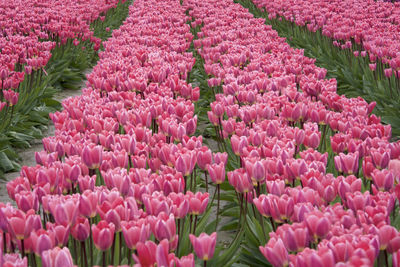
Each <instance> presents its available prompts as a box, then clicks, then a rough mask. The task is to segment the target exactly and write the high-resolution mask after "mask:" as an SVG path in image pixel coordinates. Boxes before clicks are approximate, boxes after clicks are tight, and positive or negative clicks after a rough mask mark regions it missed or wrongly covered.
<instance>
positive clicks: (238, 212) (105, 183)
mask: <svg viewBox="0 0 400 267" xmlns="http://www.w3.org/2000/svg"><path fill="white" fill-rule="evenodd" d="M191 32H193V34H192V33H191ZM196 38H199V39H196ZM104 47H105V50H104V51H103V52H101V53H99V57H100V61H99V63H98V65H97V66H96V67H95V68H94V69H93V72H92V73H91V74H90V75H88V84H87V88H86V89H85V90H84V91H83V94H82V96H79V97H74V98H69V99H67V100H65V101H64V102H63V107H64V110H63V111H61V112H55V113H54V114H52V115H51V119H52V121H53V122H54V124H55V127H56V134H55V136H52V137H48V138H45V139H43V145H44V150H43V151H41V152H38V153H36V161H37V163H38V165H36V166H31V167H27V166H25V167H23V169H22V171H21V174H20V176H19V177H17V178H16V179H15V180H13V181H11V182H10V183H8V184H7V190H8V193H9V196H10V197H11V198H12V199H13V200H15V201H16V203H17V206H18V207H17V208H15V207H13V206H12V205H11V204H3V203H2V204H0V228H1V230H2V232H3V235H2V236H1V235H0V236H1V237H2V238H0V239H2V240H3V242H0V244H3V245H2V249H3V251H4V255H3V258H2V261H3V262H4V263H8V264H20V265H27V263H28V260H29V264H31V265H36V261H38V260H39V256H40V257H41V261H42V265H43V266H60V265H61V264H63V266H64V265H65V266H72V265H74V264H77V265H79V266H89V265H91V266H92V265H99V264H102V265H103V266H106V265H108V264H110V265H121V264H125V265H126V264H127V265H131V264H132V260H134V261H135V264H136V265H137V266H195V264H200V263H203V264H204V266H206V265H210V266H233V265H235V264H238V263H239V264H245V265H249V266H265V265H266V264H272V265H273V266H287V265H290V266H315V265H327V266H336V265H337V266H344V265H345V264H346V265H349V266H361V265H365V266H371V265H373V264H374V262H377V263H378V265H383V264H385V261H386V262H388V261H389V260H392V261H393V266H397V263H398V260H399V257H400V253H399V248H400V243H399V241H400V235H399V233H398V231H397V229H396V228H395V227H393V226H392V225H391V223H392V224H393V225H398V218H400V217H399V216H396V215H398V214H397V213H398V205H397V197H396V193H398V191H399V186H398V185H397V184H398V181H399V178H400V177H399V174H400V172H399V163H400V160H399V157H400V142H397V143H391V142H390V138H391V128H390V125H388V126H384V125H382V124H381V123H380V119H379V118H378V117H376V116H375V115H371V112H372V110H373V109H374V106H375V104H374V103H371V104H368V103H367V102H366V101H364V100H363V99H362V98H346V97H344V96H340V95H338V94H337V93H336V81H335V80H334V79H326V78H325V75H326V70H325V69H323V68H318V67H316V66H315V65H314V60H313V59H310V58H307V57H305V56H304V55H303V54H302V51H301V50H295V49H292V48H290V46H289V45H288V44H287V43H285V39H284V38H280V37H279V36H278V34H277V32H276V31H274V30H272V29H271V27H268V26H266V25H265V24H264V20H262V19H255V18H254V17H253V16H252V15H251V14H250V13H249V12H247V10H245V9H244V8H243V7H242V6H240V5H238V4H234V3H233V2H232V1H230V0H221V1H214V0H205V1H195V0H183V1H182V4H180V2H179V1H177V0H166V1H163V2H160V1H156V0H150V1H147V0H136V1H135V2H134V4H133V5H132V6H131V7H130V11H129V17H128V18H127V19H126V21H125V22H124V24H123V26H122V27H121V28H120V29H118V30H115V31H114V32H113V36H112V38H110V39H109V40H108V41H107V42H104ZM193 47H194V48H195V49H196V50H197V53H198V54H199V55H201V62H202V63H203V65H204V70H205V73H206V74H207V75H208V76H209V77H208V84H209V90H211V91H213V92H215V101H214V102H213V103H211V105H210V107H211V111H210V112H209V113H208V117H209V120H210V123H211V124H212V125H213V127H214V129H215V137H216V139H217V140H218V144H219V145H218V146H219V148H220V152H217V153H213V152H212V151H211V150H210V149H209V148H208V147H207V146H205V145H203V137H202V136H198V137H196V136H192V135H193V134H194V133H195V131H196V126H197V115H196V114H195V105H194V102H196V101H197V100H198V99H199V97H200V96H199V88H198V87H194V88H193V86H192V85H191V84H189V83H188V82H187V80H188V79H189V77H190V74H191V73H192V72H193V71H194V70H193V68H194V65H195V57H194V54H192V53H189V52H187V51H188V50H189V49H191V48H193ZM196 71H198V73H200V70H196ZM197 78H198V77H197ZM201 172H204V175H202V174H201ZM226 177H227V178H228V179H227V180H226ZM208 178H209V179H210V181H211V182H210V183H209V181H208ZM209 193H211V194H212V193H213V195H214V196H213V197H212V200H210V198H209ZM220 201H221V203H220ZM214 202H216V208H214V205H215V203H214ZM215 212H216V214H215ZM213 213H214V214H215V216H214V214H213ZM221 217H222V218H221ZM226 219H228V221H227V220H226ZM225 234H228V235H230V237H234V238H233V239H232V240H230V239H229V242H230V244H229V245H227V246H226V245H225V244H224V243H223V241H224V240H222V239H221V236H224V235H225ZM0 241H1V240H0ZM16 251H18V253H19V254H20V255H19V254H16V253H15V252H16ZM193 252H194V253H195V254H196V256H197V259H195V257H194V253H193ZM389 254H390V256H389Z"/></svg>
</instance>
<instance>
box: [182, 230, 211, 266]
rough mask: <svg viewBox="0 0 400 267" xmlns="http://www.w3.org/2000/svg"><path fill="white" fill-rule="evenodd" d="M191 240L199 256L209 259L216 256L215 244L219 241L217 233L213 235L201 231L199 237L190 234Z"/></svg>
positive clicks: (205, 259) (204, 259)
mask: <svg viewBox="0 0 400 267" xmlns="http://www.w3.org/2000/svg"><path fill="white" fill-rule="evenodd" d="M189 238H190V242H191V243H192V245H193V248H194V251H195V252H196V255H197V257H198V258H200V259H202V260H203V261H208V260H210V259H211V258H212V257H213V256H214V250H215V245H216V242H217V233H216V232H214V233H212V234H211V235H207V234H206V233H201V234H200V236H199V237H196V236H195V235H192V234H189Z"/></svg>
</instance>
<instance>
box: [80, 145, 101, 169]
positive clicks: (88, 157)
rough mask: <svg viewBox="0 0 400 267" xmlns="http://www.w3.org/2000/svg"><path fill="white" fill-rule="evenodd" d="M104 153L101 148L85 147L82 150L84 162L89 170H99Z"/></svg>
mask: <svg viewBox="0 0 400 267" xmlns="http://www.w3.org/2000/svg"><path fill="white" fill-rule="evenodd" d="M102 152H103V148H102V147H101V146H95V147H89V146H85V147H84V148H83V150H82V160H83V162H84V163H85V165H86V166H87V167H88V168H89V169H97V168H99V167H100V165H101V163H102V156H103V155H102Z"/></svg>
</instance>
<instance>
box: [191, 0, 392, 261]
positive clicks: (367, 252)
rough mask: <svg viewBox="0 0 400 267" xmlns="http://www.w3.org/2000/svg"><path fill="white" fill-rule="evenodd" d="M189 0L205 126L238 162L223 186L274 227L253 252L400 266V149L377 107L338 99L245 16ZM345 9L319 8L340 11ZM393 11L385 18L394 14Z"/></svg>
mask: <svg viewBox="0 0 400 267" xmlns="http://www.w3.org/2000/svg"><path fill="white" fill-rule="evenodd" d="M185 2H187V5H188V6H189V8H190V12H189V15H190V16H192V17H193V18H194V22H193V26H194V27H198V29H199V32H198V33H197V36H198V37H199V40H195V41H194V45H195V48H197V49H198V52H199V54H200V55H201V57H202V59H203V60H204V69H205V71H206V73H207V74H208V75H209V79H208V84H209V86H210V87H211V88H212V89H213V90H214V92H215V93H216V94H215V99H216V100H215V101H214V102H213V103H212V104H211V111H210V112H209V113H208V117H209V120H210V122H211V123H212V124H213V125H214V127H215V129H216V134H217V136H218V138H217V139H218V140H219V141H220V143H221V147H225V148H227V147H228V150H229V146H227V144H230V147H231V149H232V151H233V153H234V154H235V155H236V156H237V158H238V161H239V162H240V168H238V169H236V170H234V171H231V172H229V173H228V174H227V176H228V180H229V183H230V184H231V185H232V186H233V187H234V189H235V191H236V193H237V196H238V202H239V203H240V207H241V213H242V212H248V213H249V214H250V213H251V209H249V208H247V205H248V204H247V203H246V202H248V203H249V204H250V205H252V206H253V207H254V206H255V207H256V209H257V210H258V212H259V215H261V216H259V218H260V224H261V226H262V227H264V225H266V224H269V226H270V227H271V228H272V229H273V231H272V232H271V233H270V234H269V241H268V242H267V244H266V245H265V246H264V244H262V246H260V248H259V249H260V251H261V253H262V254H263V255H264V256H265V258H266V259H267V260H268V261H269V262H270V263H271V264H272V265H273V266H287V265H289V266H310V267H311V266H373V265H374V263H375V262H377V261H378V265H379V266H382V265H384V264H385V261H386V264H388V262H387V261H388V259H389V256H388V254H392V260H393V266H399V264H400V262H399V259H400V251H399V248H400V233H399V232H398V230H397V229H396V228H395V227H393V226H391V223H392V222H393V219H394V217H395V216H398V214H397V213H398V210H396V208H397V206H398V205H397V204H396V203H397V199H398V197H399V196H400V195H399V194H398V193H399V189H400V187H399V185H397V184H398V182H399V179H400V176H399V175H400V172H399V171H400V143H399V142H396V143H390V138H391V128H390V125H386V126H385V125H382V124H381V123H380V119H379V118H377V117H376V116H375V115H371V112H372V110H373V108H374V107H375V103H371V104H368V103H367V102H366V101H364V100H363V99H362V98H353V99H349V98H346V97H344V96H340V95H338V94H337V93H336V81H335V80H334V79H330V80H329V79H325V75H326V70H325V69H321V68H318V67H316V66H315V65H314V60H312V59H309V58H307V57H305V56H304V55H303V53H302V51H301V50H294V49H292V48H290V47H289V45H288V44H286V43H285V40H284V39H283V38H280V37H279V36H278V33H277V32H276V31H274V30H272V29H271V27H270V26H266V25H264V20H263V19H255V18H253V17H252V15H250V14H249V13H248V11H247V10H246V9H244V8H243V7H242V6H240V5H238V4H234V3H233V2H232V1H229V0H224V1H218V2H217V3H216V2H215V1H212V0H209V1H201V2H200V1H195V0H188V1H185ZM255 2H262V3H263V4H264V5H267V9H273V8H274V10H273V11H274V12H275V13H278V12H280V10H282V8H279V7H280V6H285V7H287V8H288V9H290V10H293V12H295V13H296V21H300V20H301V19H302V17H301V16H298V14H299V12H300V11H301V12H304V13H306V12H308V11H310V12H308V13H312V12H319V13H318V14H319V15H320V16H327V14H330V13H328V12H321V10H319V9H318V8H315V5H316V3H315V1H314V2H313V3H312V4H311V3H308V2H307V1H297V2H293V1H255ZM278 2H279V3H278ZM353 2H354V1H353ZM360 2H364V3H367V2H368V5H369V4H371V3H370V2H372V1H360ZM346 3H347V2H346V1H345V2H343V1H341V2H340V3H339V2H336V1H334V2H329V3H328V2H324V3H322V2H321V5H322V4H324V5H325V6H327V7H326V8H327V9H328V10H332V9H338V10H339V9H340V6H342V5H344V4H346ZM374 4H375V3H374V2H372V4H371V5H372V7H374V6H375V5H374ZM381 4H382V3H379V5H381ZM298 5H301V6H298ZM330 7H332V9H331V8H330ZM372 7H370V8H372ZM390 7H391V9H389V8H388V10H384V9H382V12H390V10H395V9H396V7H394V6H390ZM283 9H284V11H286V8H283ZM340 10H341V9H340ZM346 10H347V11H346ZM346 10H343V12H340V16H341V19H340V20H338V22H339V21H340V23H341V25H343V18H342V16H346V14H350V11H349V10H351V13H352V14H353V16H362V14H364V13H365V12H364V10H362V11H361V10H360V12H354V8H352V9H348V8H347V9H346ZM270 12H271V14H275V13H273V12H272V11H271V10H270ZM287 13H288V11H287ZM287 13H282V15H283V16H284V15H285V14H287ZM308 13H307V14H308ZM289 14H290V13H289ZM300 14H301V13H300ZM354 14H355V15H354ZM378 14H379V13H378ZM308 16H309V17H310V19H312V18H313V19H317V18H316V16H313V15H311V14H309V15H308ZM332 19H333V18H332ZM392 19H395V18H394V17H392ZM324 21H328V20H324ZM348 21H349V22H353V21H355V20H348ZM357 21H358V20H357ZM370 21H373V18H371V20H370ZM317 25H318V24H317ZM323 25H328V24H321V26H323ZM329 25H330V26H329V27H333V28H334V29H335V30H341V29H343V27H344V26H343V27H337V26H334V25H333V24H329ZM375 26H376V27H380V25H379V24H378V23H374V25H373V26H371V27H372V28H373V27H375ZM392 26H393V28H395V27H397V26H395V25H392ZM346 29H350V28H346ZM358 33H360V34H361V33H362V32H361V31H359V32H358ZM358 33H356V34H358ZM350 37H351V36H350ZM364 40H365V39H363V41H364ZM380 40H381V39H380ZM372 42H373V41H371V44H372ZM394 42H395V41H393V42H392V43H394ZM365 44H366V43H364V45H365ZM386 44H387V43H386ZM371 48H372V45H371ZM388 50H389V49H388ZM371 53H372V52H371ZM393 60H395V59H393ZM328 170H330V171H331V172H332V173H328ZM335 176H336V177H335ZM396 185H397V186H396ZM396 194H397V195H396ZM243 202H244V203H243ZM391 214H392V216H391ZM255 215H256V214H255ZM245 216H246V215H245ZM254 218H257V216H254ZM264 220H267V221H268V223H266V222H265V221H264Z"/></svg>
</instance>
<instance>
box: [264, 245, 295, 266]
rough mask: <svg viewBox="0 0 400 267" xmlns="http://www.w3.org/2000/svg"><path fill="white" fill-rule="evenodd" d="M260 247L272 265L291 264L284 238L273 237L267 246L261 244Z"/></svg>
mask: <svg viewBox="0 0 400 267" xmlns="http://www.w3.org/2000/svg"><path fill="white" fill-rule="evenodd" d="M259 248H260V251H261V253H262V254H263V255H264V257H265V258H266V259H267V260H268V261H269V262H270V263H271V264H272V266H274V267H281V266H287V265H288V264H289V255H288V252H287V250H286V248H285V246H284V244H283V242H282V240H280V239H278V240H276V239H274V238H271V239H270V240H269V241H268V243H267V245H266V246H265V247H262V246H260V247H259Z"/></svg>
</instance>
